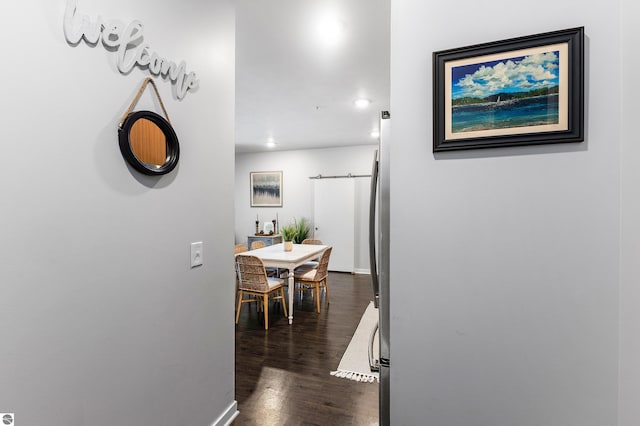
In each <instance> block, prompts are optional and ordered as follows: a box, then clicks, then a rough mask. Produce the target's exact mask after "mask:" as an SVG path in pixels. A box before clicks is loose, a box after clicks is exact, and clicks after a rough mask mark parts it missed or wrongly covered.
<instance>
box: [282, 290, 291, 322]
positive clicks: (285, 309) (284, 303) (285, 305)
mask: <svg viewBox="0 0 640 426" xmlns="http://www.w3.org/2000/svg"><path fill="white" fill-rule="evenodd" d="M280 297H282V309H283V310H284V317H285V318H286V317H288V316H289V315H287V303H286V300H285V297H284V288H283V287H280Z"/></svg>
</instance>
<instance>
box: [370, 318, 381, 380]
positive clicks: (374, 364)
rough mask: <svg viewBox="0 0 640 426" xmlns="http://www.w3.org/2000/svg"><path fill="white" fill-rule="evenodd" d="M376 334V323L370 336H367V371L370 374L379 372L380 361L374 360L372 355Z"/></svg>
mask: <svg viewBox="0 0 640 426" xmlns="http://www.w3.org/2000/svg"><path fill="white" fill-rule="evenodd" d="M377 333H378V323H377V322H376V326H375V327H374V328H373V329H372V330H371V335H370V336H369V369H370V370H371V371H372V372H375V371H380V360H379V359H376V357H375V355H374V349H373V346H374V343H375V341H376V334H377Z"/></svg>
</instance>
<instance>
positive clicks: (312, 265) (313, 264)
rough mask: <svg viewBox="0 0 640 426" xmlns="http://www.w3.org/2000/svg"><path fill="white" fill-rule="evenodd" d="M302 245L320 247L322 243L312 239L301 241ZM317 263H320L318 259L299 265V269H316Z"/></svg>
mask: <svg viewBox="0 0 640 426" xmlns="http://www.w3.org/2000/svg"><path fill="white" fill-rule="evenodd" d="M302 244H312V245H316V246H319V245H322V241H321V240H316V239H313V238H305V239H304V240H302ZM319 261H320V258H318V259H315V260H310V261H308V262H305V263H303V264H302V265H300V266H299V268H317V267H318V262H319Z"/></svg>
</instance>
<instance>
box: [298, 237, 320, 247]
mask: <svg viewBox="0 0 640 426" xmlns="http://www.w3.org/2000/svg"><path fill="white" fill-rule="evenodd" d="M302 244H314V245H317V246H319V245H322V241H320V240H315V239H313V238H305V239H304V240H302Z"/></svg>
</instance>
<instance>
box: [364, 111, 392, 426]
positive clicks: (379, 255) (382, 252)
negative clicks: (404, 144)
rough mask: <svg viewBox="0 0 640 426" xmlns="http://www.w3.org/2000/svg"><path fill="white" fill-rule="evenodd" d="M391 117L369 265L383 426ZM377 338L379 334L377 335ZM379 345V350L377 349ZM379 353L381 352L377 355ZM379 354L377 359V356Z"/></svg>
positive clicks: (380, 160) (377, 169) (378, 165)
mask: <svg viewBox="0 0 640 426" xmlns="http://www.w3.org/2000/svg"><path fill="white" fill-rule="evenodd" d="M390 137H391V114H390V113H389V112H388V111H382V112H381V114H380V142H379V146H378V149H377V150H376V153H375V155H374V159H373V166H372V173H371V195H370V207H369V261H370V267H371V286H372V290H373V297H374V299H373V300H374V304H375V306H376V308H378V315H379V317H378V328H377V339H376V338H374V335H373V334H372V337H371V339H370V348H369V354H370V356H369V363H370V367H371V370H372V371H379V375H380V393H379V394H380V396H379V399H380V425H389V424H390V412H389V401H390V400H389V378H390V367H391V353H390V345H389V344H390V320H389V319H390V316H389V208H390V204H389V191H390V179H389V151H390V149H389V148H390V147H389V144H390ZM374 334H375V333H374ZM374 342H377V343H376V344H377V345H378V348H374V347H373V345H374ZM375 349H378V350H377V351H376V350H375ZM374 354H375V355H374Z"/></svg>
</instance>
